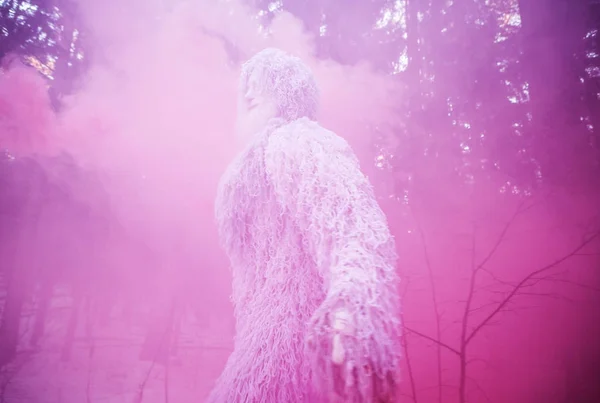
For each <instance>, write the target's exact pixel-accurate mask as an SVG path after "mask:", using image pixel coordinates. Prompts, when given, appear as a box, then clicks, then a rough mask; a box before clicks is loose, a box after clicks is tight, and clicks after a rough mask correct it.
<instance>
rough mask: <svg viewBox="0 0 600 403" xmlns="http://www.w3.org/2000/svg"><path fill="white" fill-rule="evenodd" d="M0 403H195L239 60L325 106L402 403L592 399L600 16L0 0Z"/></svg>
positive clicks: (537, 8) (576, 0)
mask: <svg viewBox="0 0 600 403" xmlns="http://www.w3.org/2000/svg"><path fill="white" fill-rule="evenodd" d="M0 28H1V30H0V58H2V62H1V64H2V69H1V71H0V149H2V150H3V151H2V153H1V154H0V160H1V161H0V164H1V165H0V313H1V322H0V367H1V371H0V403H3V402H6V403H11V402H31V403H34V402H35V403H38V402H39V403H59V402H60V403H82V402H85V403H92V402H111V403H113V402H114V403H120V402H124V403H125V402H126V403H142V402H144V403H154V402H165V403H168V402H175V403H180V402H181V403H186V402H190V403H191V402H201V401H203V398H204V396H205V395H206V393H207V392H208V390H209V389H210V387H211V384H212V382H213V381H214V379H215V377H216V376H218V374H219V372H220V370H221V369H222V367H223V365H224V362H225V360H226V358H227V355H228V353H229V351H230V350H231V347H232V335H233V330H234V329H233V317H232V309H231V306H230V303H229V293H230V284H229V283H230V275H229V270H228V262H227V259H226V257H225V256H224V255H223V253H222V252H221V250H220V249H219V245H218V240H217V239H216V229H215V227H214V223H213V199H214V194H215V190H216V183H217V181H218V178H219V175H220V174H221V172H222V171H223V170H224V168H225V166H226V165H227V163H228V162H229V160H230V158H231V157H232V156H233V155H234V154H235V152H236V149H235V143H234V141H233V139H234V133H233V128H234V121H235V105H236V91H237V88H236V86H237V81H236V80H237V76H238V72H239V67H240V63H241V62H242V61H243V60H245V59H246V58H248V57H249V56H251V55H252V54H253V53H254V52H256V51H258V50H260V49H262V48H264V47H267V46H277V47H280V48H282V49H285V50H287V51H290V52H292V53H294V54H296V55H299V56H300V57H302V58H303V59H304V60H305V61H306V62H307V63H308V64H309V65H310V66H311V68H312V69H313V71H314V72H315V75H316V77H317V80H318V83H319V85H320V88H321V89H322V109H321V113H320V116H319V119H320V121H321V122H322V124H323V125H324V126H326V127H327V128H329V129H331V130H334V131H336V132H337V133H339V134H340V135H342V136H344V137H345V138H347V139H348V140H349V141H350V143H351V144H352V145H353V147H354V148H355V150H356V152H357V153H358V154H359V157H360V158H361V161H362V166H363V169H364V170H365V172H366V173H368V175H369V176H370V178H371V180H372V182H373V184H374V185H375V187H376V190H377V193H378V196H379V198H380V201H381V204H382V206H383V207H384V209H385V210H386V213H387V214H388V217H389V221H390V225H391V227H392V229H393V231H394V234H395V235H396V238H397V247H398V253H399V256H400V261H399V266H398V270H399V273H400V275H401V276H402V279H403V287H402V288H403V290H402V292H403V316H404V325H405V326H404V327H405V329H404V336H403V348H404V361H403V363H404V368H403V383H402V384H401V385H400V387H401V394H402V397H401V402H414V403H430V402H431V403H442V402H448V403H451V402H457V403H466V402H470V403H478V402H482V403H484V402H497V403H503V402H511V403H529V402H531V403H537V402H544V403H554V402H556V403H595V402H598V401H600V386H599V385H600V383H598V378H599V376H600V375H599V373H598V367H599V365H600V343H598V340H600V310H599V309H598V306H599V304H600V259H599V257H600V255H599V253H600V240H599V236H598V235H599V231H600V216H599V214H598V213H599V211H600V209H599V208H598V206H600V200H599V199H600V197H599V196H600V187H599V186H598V185H599V184H600V149H599V146H600V143H599V134H600V122H599V119H600V85H599V84H600V34H599V32H598V30H599V29H600V6H599V5H598V4H597V2H595V1H593V0H588V1H581V0H570V1H566V0H535V1H534V0H504V1H502V0H487V1H484V0H455V1H452V0H449V1H440V0H429V1H425V0H420V1H419V0H413V1H410V0H404V1H388V0H372V1H360V2H359V1H353V2H350V1H346V0H328V1H321V2H305V1H300V0H289V1H281V0H280V1H274V2H269V1H251V0H248V1H242V0H240V1H226V0H221V1H218V0H212V1H209V0H196V1H184V0H179V1H175V0H173V1H166V0H162V1H161V0H148V1H142V0H104V1H92V0H77V1H73V0H54V1H51V0H22V1H18V0H14V1H13V0H10V1H9V0H0Z"/></svg>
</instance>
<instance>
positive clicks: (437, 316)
mask: <svg viewBox="0 0 600 403" xmlns="http://www.w3.org/2000/svg"><path fill="white" fill-rule="evenodd" d="M413 217H414V219H415V222H416V224H417V228H418V231H419V235H420V238H421V243H422V244H423V255H424V258H425V265H426V266H427V274H428V277H429V286H430V287H431V300H432V302H433V313H434V317H435V335H436V338H437V340H438V341H439V342H440V343H442V320H441V315H440V311H439V304H438V300H437V291H436V287H435V280H434V278H433V267H432V265H431V261H430V259H429V251H428V249H427V242H426V241H425V233H424V232H423V227H422V226H421V223H420V222H419V220H418V219H417V216H416V215H415V213H414V212H413ZM436 353H437V376H438V386H439V388H438V402H439V403H441V402H442V396H443V394H442V345H441V344H437V351H436Z"/></svg>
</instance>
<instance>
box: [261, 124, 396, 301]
mask: <svg viewBox="0 0 600 403" xmlns="http://www.w3.org/2000/svg"><path fill="white" fill-rule="evenodd" d="M266 160H267V172H268V173H269V175H270V176H271V179H272V183H273V184H274V188H275V192H276V193H277V197H278V199H279V200H280V201H281V203H282V204H283V206H284V208H285V209H286V213H287V214H292V215H293V216H294V217H295V222H296V224H297V225H298V226H299V227H300V231H301V232H302V234H303V236H304V237H305V239H306V241H307V246H308V247H309V248H310V251H311V254H312V256H313V258H314V260H315V263H316V265H317V267H318V268H319V269H320V270H321V273H322V275H323V277H324V279H325V284H326V286H327V292H329V293H335V292H338V291H340V290H341V289H343V288H347V287H350V288H354V287H356V286H358V287H361V288H364V287H365V286H366V287H368V288H369V289H371V291H372V292H374V294H373V295H372V297H373V298H375V297H376V296H377V294H379V293H377V292H376V290H377V289H379V288H380V287H381V286H382V284H383V285H389V284H390V282H391V281H395V277H396V274H395V263H396V255H395V247H394V241H393V237H392V236H391V234H390V231H389V228H388V225H387V220H386V217H385V215H384V213H383V211H382V210H381V208H380V207H379V205H378V203H377V201H376V199H375V196H374V193H373V190H372V187H371V185H370V183H369V181H368V179H367V178H366V177H365V175H364V174H363V173H362V172H361V171H360V168H359V164H358V160H357V158H356V157H355V155H354V154H353V152H352V150H351V149H350V147H349V145H348V144H347V143H346V141H344V140H343V139H342V138H341V137H338V136H337V135H335V134H333V133H331V132H329V131H327V130H325V129H323V128H321V127H320V126H319V125H317V124H316V123H314V122H310V121H307V120H305V121H300V122H294V123H291V124H289V125H287V126H284V127H283V128H281V129H280V131H279V132H276V133H274V134H273V135H272V136H271V138H270V139H269V145H268V148H267V152H266Z"/></svg>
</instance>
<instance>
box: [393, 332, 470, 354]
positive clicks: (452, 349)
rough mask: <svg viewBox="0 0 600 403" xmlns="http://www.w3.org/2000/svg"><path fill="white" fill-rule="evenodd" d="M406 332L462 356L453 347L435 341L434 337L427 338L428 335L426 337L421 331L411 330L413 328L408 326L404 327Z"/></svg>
mask: <svg viewBox="0 0 600 403" xmlns="http://www.w3.org/2000/svg"><path fill="white" fill-rule="evenodd" d="M404 330H406V331H407V332H409V333H413V334H416V335H417V336H419V337H422V338H424V339H427V340H429V341H431V342H433V343H435V344H437V345H440V346H442V347H444V348H445V349H447V350H448V351H451V352H453V353H454V354H456V355H460V352H459V351H458V350H457V349H455V348H454V347H451V346H449V345H448V344H446V343H443V342H441V341H439V340H436V339H434V338H433V337H431V336H427V335H426V334H424V333H421V332H419V331H417V330H414V329H411V328H409V327H407V326H406V325H404Z"/></svg>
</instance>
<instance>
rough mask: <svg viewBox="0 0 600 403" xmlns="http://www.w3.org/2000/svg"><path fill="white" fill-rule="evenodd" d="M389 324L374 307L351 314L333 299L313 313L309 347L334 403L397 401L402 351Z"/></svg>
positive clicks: (316, 370)
mask: <svg viewBox="0 0 600 403" xmlns="http://www.w3.org/2000/svg"><path fill="white" fill-rule="evenodd" d="M381 315H383V317H381ZM385 321H386V317H385V313H382V312H378V310H377V309H376V307H368V306H363V307H361V309H353V310H350V309H348V308H346V307H345V306H344V305H343V304H340V303H337V302H335V301H331V300H329V301H325V302H324V303H323V305H322V306H321V307H320V308H319V309H318V310H317V312H315V314H314V316H313V318H312V320H311V322H310V327H309V334H308V340H307V342H308V343H307V348H308V352H309V357H311V358H312V363H313V370H314V373H313V376H314V377H315V380H316V381H317V382H321V385H320V387H321V389H324V390H326V391H327V393H328V394H329V398H330V400H331V401H343V402H353V403H359V402H360V403H383V402H386V403H387V402H393V401H394V392H395V389H396V374H397V365H396V364H397V362H396V361H395V360H394V357H395V356H396V355H397V354H398V351H394V347H395V346H396V345H395V343H394V340H392V338H391V336H392V334H390V333H389V327H386V326H385Z"/></svg>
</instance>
